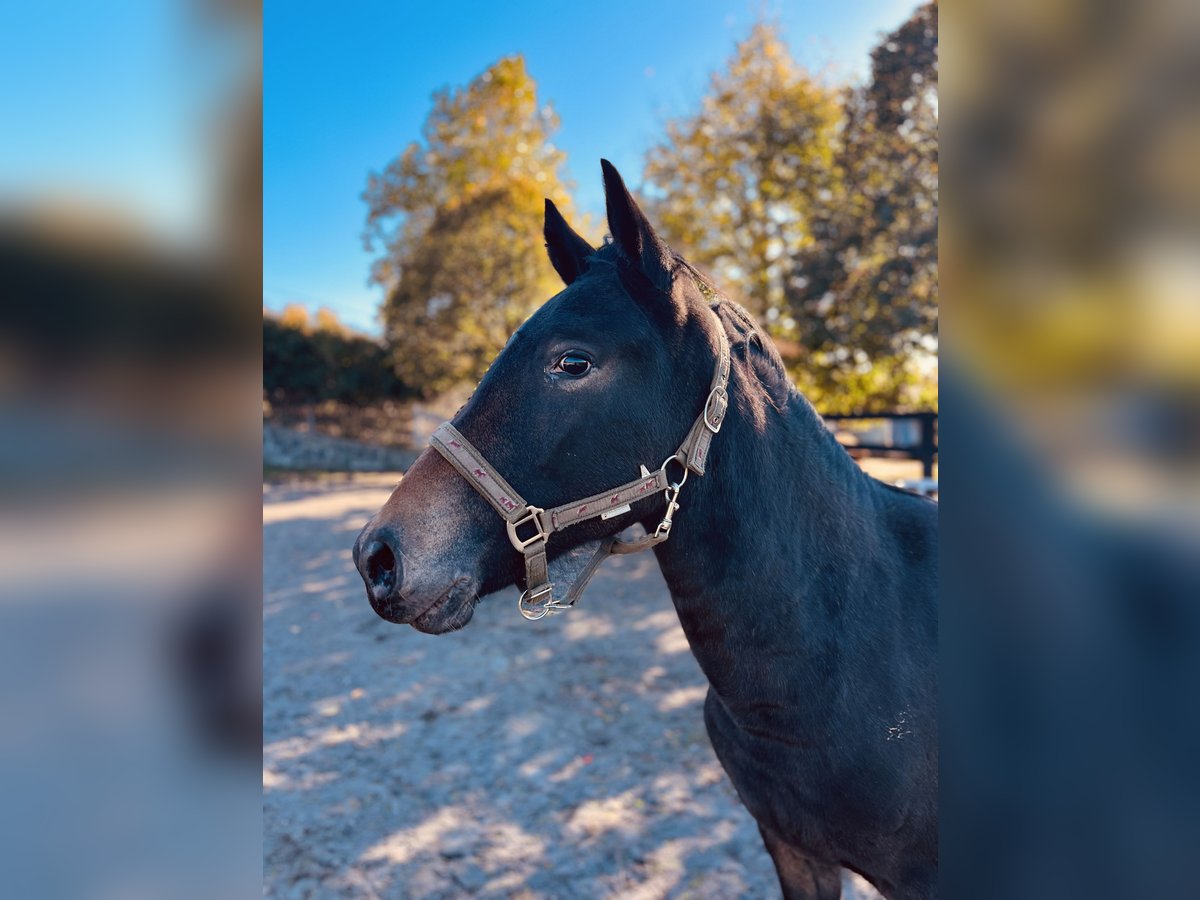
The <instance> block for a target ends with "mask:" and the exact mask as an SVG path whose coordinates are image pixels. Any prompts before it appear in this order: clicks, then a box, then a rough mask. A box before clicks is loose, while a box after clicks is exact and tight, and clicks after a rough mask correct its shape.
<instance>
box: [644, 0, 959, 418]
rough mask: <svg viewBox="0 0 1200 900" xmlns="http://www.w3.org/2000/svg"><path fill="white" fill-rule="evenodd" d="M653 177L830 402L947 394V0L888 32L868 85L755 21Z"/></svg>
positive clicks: (884, 401) (705, 254) (687, 228)
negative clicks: (936, 361)
mask: <svg viewBox="0 0 1200 900" xmlns="http://www.w3.org/2000/svg"><path fill="white" fill-rule="evenodd" d="M646 181H647V183H648V193H650V195H651V198H652V200H654V201H655V202H654V203H653V206H654V219H655V222H656V225H658V226H659V227H660V228H661V230H662V232H663V234H664V236H665V237H667V239H668V240H669V241H670V242H671V243H673V244H674V245H675V246H676V247H677V249H679V250H680V251H682V252H684V253H685V255H688V256H689V258H690V259H692V260H693V261H694V262H696V263H697V264H699V265H700V266H701V267H704V268H708V269H709V270H710V271H712V273H713V274H714V275H715V276H717V278H718V280H719V281H720V282H721V283H723V284H725V285H727V286H729V287H730V289H731V293H733V294H734V295H735V296H737V297H738V299H740V300H741V301H742V302H744V303H745V305H746V306H747V308H749V309H750V311H751V312H752V313H754V314H755V315H756V316H759V317H760V318H761V319H763V320H764V321H765V323H766V324H767V327H768V328H769V329H770V330H771V332H772V333H773V334H774V335H776V337H778V338H783V339H785V340H783V341H781V344H782V349H784V351H785V353H786V357H785V358H786V359H787V361H788V363H789V367H790V368H791V369H792V373H793V375H794V376H795V378H796V380H797V383H798V384H799V385H800V386H801V388H802V389H803V390H804V391H805V393H806V394H807V395H808V396H809V397H810V398H811V399H812V400H813V401H814V402H815V403H816V404H817V405H818V407H820V408H821V409H822V410H824V411H826V412H852V411H859V410H863V409H866V408H872V409H904V408H918V407H921V408H927V407H928V405H929V401H930V399H931V397H932V398H936V368H935V367H934V366H933V365H931V361H932V359H933V354H934V353H935V352H936V347H937V8H936V5H935V4H932V3H930V4H927V5H925V6H922V7H921V8H919V9H918V10H917V11H916V12H915V13H914V14H913V16H912V17H911V18H910V19H909V21H907V22H905V23H904V24H903V25H902V26H900V28H898V29H897V30H896V31H895V32H894V33H892V34H890V35H887V36H886V37H885V38H884V39H883V41H882V42H881V43H880V45H879V46H878V47H877V48H876V49H875V50H874V51H873V52H872V78H871V81H870V83H869V84H867V85H865V86H863V87H862V88H859V89H848V90H842V91H836V90H833V89H831V88H828V87H825V86H823V85H822V84H820V83H818V82H817V81H816V80H814V79H813V78H812V77H810V76H809V75H808V74H807V73H806V72H805V71H804V70H803V69H802V68H801V67H800V66H799V65H798V64H797V63H795V62H794V61H793V59H792V58H791V56H790V54H789V53H788V50H787V47H786V45H785V44H784V43H783V41H782V40H781V39H780V38H779V36H778V34H777V30H776V29H775V28H774V27H773V26H771V25H768V24H759V25H757V26H756V27H755V28H754V30H753V31H752V33H751V34H750V36H749V37H748V38H747V40H745V41H744V42H742V43H741V44H739V45H738V47H737V49H736V51H735V53H734V55H733V57H732V58H731V60H730V62H729V65H728V67H727V69H726V70H725V71H723V72H720V73H717V74H716V75H714V76H713V79H712V82H711V86H710V89H709V92H708V94H707V95H706V96H705V97H704V99H703V101H702V104H701V108H700V110H699V111H698V112H697V113H696V114H695V115H693V116H691V117H690V118H686V119H683V120H680V121H676V122H672V123H669V125H668V127H667V139H666V141H665V142H664V143H663V144H661V145H659V146H657V147H655V148H654V149H653V150H651V152H650V154H649V156H648V159H647V165H646ZM789 349H790V352H789ZM935 402H936V401H935Z"/></svg>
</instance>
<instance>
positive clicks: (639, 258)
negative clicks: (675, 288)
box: [600, 159, 675, 293]
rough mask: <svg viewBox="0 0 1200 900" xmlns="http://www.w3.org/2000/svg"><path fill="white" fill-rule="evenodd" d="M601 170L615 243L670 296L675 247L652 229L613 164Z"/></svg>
mask: <svg viewBox="0 0 1200 900" xmlns="http://www.w3.org/2000/svg"><path fill="white" fill-rule="evenodd" d="M600 168H601V169H603V170H604V201H605V205H606V206H607V207H608V230H609V232H611V234H612V236H613V241H614V242H616V244H617V246H618V247H620V248H621V251H622V252H623V253H624V254H625V258H626V259H628V260H629V261H630V262H632V263H633V264H634V265H636V266H638V267H639V268H640V269H641V270H642V274H644V275H645V276H646V277H647V278H648V279H649V280H650V283H651V284H653V285H654V286H655V287H656V288H658V289H659V290H660V291H666V292H667V293H670V292H671V281H672V279H673V272H674V268H675V266H674V261H673V259H674V258H673V255H672V253H671V248H670V247H668V246H667V244H666V242H665V241H664V240H663V239H662V238H660V237H659V236H658V235H657V234H656V233H655V232H654V229H653V228H651V227H650V222H649V220H647V218H646V214H645V213H643V212H642V210H641V208H640V207H638V205H637V203H636V202H635V201H634V199H633V195H632V194H630V193H629V189H628V188H627V187H625V182H624V181H623V180H622V179H621V174H620V173H619V172H618V171H617V170H616V168H615V167H614V166H613V164H612V163H610V162H609V161H608V160H607V159H602V160H600Z"/></svg>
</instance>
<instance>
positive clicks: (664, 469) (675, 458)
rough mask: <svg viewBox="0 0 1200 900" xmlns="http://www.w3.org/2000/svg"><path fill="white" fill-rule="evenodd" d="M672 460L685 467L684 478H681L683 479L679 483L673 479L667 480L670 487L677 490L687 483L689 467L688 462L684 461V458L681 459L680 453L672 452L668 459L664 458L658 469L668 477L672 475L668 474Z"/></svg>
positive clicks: (682, 467) (680, 466)
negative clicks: (668, 467)
mask: <svg viewBox="0 0 1200 900" xmlns="http://www.w3.org/2000/svg"><path fill="white" fill-rule="evenodd" d="M672 461H674V462H677V463H679V468H681V469H683V478H682V480H681V481H680V482H679V483H678V484H675V483H674V482H672V481H668V482H667V484H668V485H670V487H671V490H673V491H677V490H679V489H680V488H681V487H683V486H684V485H685V484H687V479H688V467H687V463H686V462H684V461H683V460H682V459H680V458H679V454H678V453H672V454H671V455H670V456H668V457H667V458H666V459H664V460H663V464H662V465H661V466H659V467H658V471H660V472H662V473H663V476H664V477H668V478H669V477H670V476H668V475H667V466H668V465H670V463H671V462H672Z"/></svg>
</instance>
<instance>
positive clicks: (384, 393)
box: [263, 305, 410, 418]
mask: <svg viewBox="0 0 1200 900" xmlns="http://www.w3.org/2000/svg"><path fill="white" fill-rule="evenodd" d="M317 321H318V327H317V328H315V329H314V328H310V327H309V324H308V313H307V311H305V309H304V307H302V306H296V305H293V306H289V307H287V308H286V309H285V310H284V311H283V312H282V313H281V314H280V315H279V317H278V318H276V317H274V316H271V315H270V314H267V313H265V312H264V314H263V389H264V390H265V391H266V393H267V396H268V397H269V398H270V399H271V400H272V401H273V402H276V403H282V404H285V405H289V404H290V405H311V404H314V403H319V402H321V401H325V400H334V401H337V402H340V403H347V404H351V405H355V406H360V405H363V404H369V403H373V402H376V401H380V400H389V399H392V400H398V399H404V398H405V397H407V396H409V394H410V392H409V391H408V390H407V389H406V388H405V386H404V385H403V384H402V383H401V382H400V381H398V380H397V378H396V376H395V373H394V372H393V371H392V366H391V361H390V359H389V357H388V353H387V350H386V349H385V348H384V347H383V345H382V344H381V343H380V342H379V341H376V340H373V339H371V338H369V337H367V336H365V335H361V334H355V333H354V332H353V331H351V330H350V329H349V328H347V327H346V326H345V325H343V324H342V322H341V321H339V320H338V318H337V316H336V315H335V314H334V313H333V311H332V310H328V309H322V310H320V311H319V312H318V314H317ZM310 418H311V417H310Z"/></svg>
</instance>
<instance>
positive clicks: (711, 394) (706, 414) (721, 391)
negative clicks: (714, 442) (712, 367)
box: [701, 387, 728, 434]
mask: <svg viewBox="0 0 1200 900" xmlns="http://www.w3.org/2000/svg"><path fill="white" fill-rule="evenodd" d="M724 393H725V391H724V389H723V388H721V387H715V388H713V389H712V390H711V391H709V392H708V399H707V400H705V401H704V412H703V414H702V416H701V418H702V419H703V420H704V427H705V428H707V429H708V430H709V431H711V432H712V433H713V434H716V433H717V432H718V431H720V430H721V422H723V421H725V420H724V418H723V417H722V419H721V422H717V424H715V425H714V424H713V423H712V422H711V421H710V419H709V407H710V406H711V405H712V402H713V398H714V397H720V396H721V395H723V394H724ZM726 402H728V401H726Z"/></svg>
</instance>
